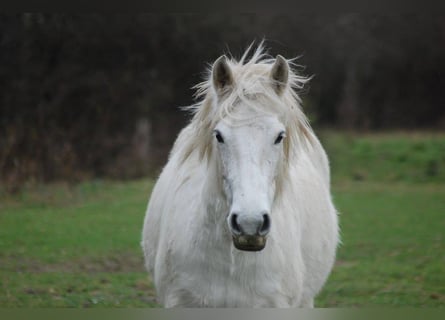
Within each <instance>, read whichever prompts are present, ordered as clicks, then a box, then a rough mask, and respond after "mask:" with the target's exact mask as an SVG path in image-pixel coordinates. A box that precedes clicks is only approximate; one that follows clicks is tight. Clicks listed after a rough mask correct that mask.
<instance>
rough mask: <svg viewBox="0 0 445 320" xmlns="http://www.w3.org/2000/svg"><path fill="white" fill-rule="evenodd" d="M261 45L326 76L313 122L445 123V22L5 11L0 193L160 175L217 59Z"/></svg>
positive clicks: (314, 97)
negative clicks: (39, 184)
mask: <svg viewBox="0 0 445 320" xmlns="http://www.w3.org/2000/svg"><path fill="white" fill-rule="evenodd" d="M263 37H264V38H266V40H267V42H266V45H267V47H269V48H270V53H271V54H273V55H275V54H277V53H280V54H282V55H284V56H286V57H295V56H298V55H302V57H301V58H300V59H299V60H298V62H299V63H300V64H301V65H305V66H306V68H305V69H303V70H301V71H300V72H301V73H302V74H305V75H315V77H314V78H313V80H312V81H311V83H310V86H309V87H308V88H307V89H308V90H306V92H305V93H304V96H303V99H304V108H305V111H306V113H307V114H308V115H309V116H310V119H311V120H312V123H313V125H315V126H330V127H336V128H347V129H356V130H376V129H395V128H406V129H422V128H444V127H445V94H444V92H443V91H444V89H445V19H444V17H442V16H431V15H428V16H427V15H398V16H386V15H385V16H383V15H359V14H347V15H337V16H319V15H316V16H315V15H305V16H290V15H289V16H286V15H284V16H283V15H276V16H267V17H266V16H257V15H253V14H252V15H235V16H233V15H206V16H201V15H77V16H73V15H53V14H21V15H3V16H0V88H1V95H0V99H1V100H0V177H1V182H2V185H4V186H6V187H7V188H8V189H14V188H16V187H17V186H20V185H21V184H22V183H23V182H25V181H28V180H30V179H31V180H37V181H50V180H54V179H69V180H78V179H82V178H87V177H101V176H102V177H103V176H107V177H116V178H126V177H135V176H139V175H141V174H147V173H148V172H149V171H150V170H153V169H156V168H158V167H159V165H160V164H161V163H162V162H163V161H164V160H165V158H166V156H167V154H168V150H169V149H170V146H171V144H172V142H173V140H174V138H175V137H176V135H177V133H178V131H179V129H180V128H181V127H182V126H183V125H184V124H185V121H186V119H187V117H188V115H187V114H186V113H184V112H181V111H180V109H179V107H180V106H185V105H189V104H191V103H193V102H194V101H193V98H192V95H193V90H191V89H190V88H191V87H192V86H193V85H194V84H196V83H198V82H199V81H201V79H202V76H203V72H204V71H205V69H206V68H207V66H208V63H210V62H212V61H213V60H214V59H216V58H217V57H218V56H219V55H221V54H222V53H227V52H228V51H229V49H230V52H231V53H232V54H233V55H234V56H238V57H239V55H240V54H241V53H242V52H243V50H244V49H245V48H246V47H247V45H248V44H250V43H251V42H252V41H253V40H256V41H259V40H261V39H262V38H263Z"/></svg>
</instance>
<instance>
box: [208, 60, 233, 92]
mask: <svg viewBox="0 0 445 320" xmlns="http://www.w3.org/2000/svg"><path fill="white" fill-rule="evenodd" d="M212 79H213V86H214V88H215V90H216V92H217V93H218V94H219V95H222V94H224V93H225V92H226V91H227V89H229V88H230V87H232V85H233V76H232V70H230V67H229V65H228V64H227V59H226V56H225V55H222V56H221V57H219V58H218V59H217V60H216V61H215V63H214V64H213V68H212Z"/></svg>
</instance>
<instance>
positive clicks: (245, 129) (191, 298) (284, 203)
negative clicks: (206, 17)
mask: <svg viewBox="0 0 445 320" xmlns="http://www.w3.org/2000/svg"><path fill="white" fill-rule="evenodd" d="M247 52H248V51H246V54H245V55H244V56H243V57H242V58H241V60H240V61H235V60H230V61H228V62H227V63H228V66H229V67H230V69H231V72H232V77H233V83H232V84H231V85H230V86H229V88H226V90H225V91H226V92H223V93H218V92H217V90H215V88H214V83H212V77H211V75H210V76H209V79H208V80H207V81H205V82H203V83H202V84H200V85H199V86H198V97H200V98H201V101H200V102H199V103H198V104H196V105H195V106H193V107H192V108H191V109H192V111H193V112H194V118H193V119H192V121H191V122H190V124H189V125H188V126H187V127H185V128H184V129H183V130H182V132H181V133H180V134H179V136H178V138H177V141H176V142H175V145H174V147H173V150H172V152H171V154H170V157H169V161H168V163H167V165H166V166H165V167H164V169H163V171H162V173H161V175H160V177H159V179H158V181H157V183H156V185H155V187H154V189H153V192H152V194H151V199H150V201H149V205H148V209H147V212H146V217H145V221H144V227H143V234H142V248H143V251H144V256H145V265H146V268H147V270H148V271H149V273H150V275H151V277H152V279H153V282H154V285H155V287H156V292H157V296H158V299H159V302H160V303H161V304H163V305H164V306H165V307H312V306H313V300H314V297H315V296H316V294H317V293H318V292H319V291H320V289H321V288H322V286H323V284H324V283H325V281H326V279H327V277H328V275H329V273H330V271H331V268H332V266H333V263H334V260H335V252H336V247H337V244H338V241H339V240H338V221H337V212H336V210H335V208H334V206H333V204H332V201H331V195H330V179H329V175H330V173H329V165H328V159H327V156H326V154H325V152H324V150H323V148H322V146H321V144H320V143H319V141H318V139H317V138H316V136H315V135H314V133H313V131H312V129H311V128H310V126H309V124H308V123H307V120H306V118H305V116H304V114H303V112H302V111H301V107H300V99H299V97H298V95H297V94H296V92H295V90H294V89H299V88H301V87H302V86H303V84H304V83H305V82H306V81H307V79H306V78H303V77H299V76H297V75H296V74H295V73H294V72H293V71H292V70H290V69H289V75H288V78H287V82H286V83H284V84H282V85H283V86H284V87H283V92H281V93H280V94H277V91H276V90H274V83H273V80H271V78H270V72H271V68H272V67H273V65H274V63H275V59H271V58H268V57H266V55H265V54H264V53H263V48H262V46H261V45H260V46H259V47H258V48H257V49H256V51H255V52H254V53H253V56H252V57H251V58H250V60H249V61H245V60H246V55H247ZM288 62H289V64H291V63H292V62H291V61H288ZM221 123H224V125H225V126H226V127H227V128H234V129H233V134H238V133H239V136H238V137H237V139H238V140H237V141H238V144H240V142H239V141H243V140H241V139H242V137H241V136H242V135H246V138H245V140H246V141H247V140H248V139H251V137H252V135H262V136H261V137H263V138H262V139H266V140H267V138H265V137H267V135H268V134H269V132H272V131H271V130H274V128H269V127H267V124H270V123H273V124H275V123H277V125H278V126H282V127H283V128H284V129H285V131H286V138H285V140H284V142H283V144H282V145H281V146H280V151H279V152H280V154H279V156H277V157H276V158H277V161H278V162H279V163H278V164H277V166H275V167H274V168H275V169H274V168H272V169H271V170H275V171H276V172H274V173H273V174H272V175H270V174H269V176H271V180H270V181H266V183H267V184H269V185H270V188H269V189H268V190H267V192H269V193H272V197H271V199H272V201H271V202H270V208H269V209H270V216H271V221H272V222H271V230H270V233H269V235H268V237H267V243H266V247H265V248H264V249H263V250H262V251H258V252H246V251H240V250H237V249H235V248H234V246H233V243H232V236H231V234H230V230H229V228H228V225H227V221H226V219H227V216H228V214H229V212H230V210H231V207H232V206H233V203H232V202H234V201H235V200H234V199H236V198H237V197H236V196H237V195H236V194H233V195H228V194H227V193H228V191H227V186H225V183H224V181H223V178H222V172H221V170H222V169H221V156H222V155H221V150H219V149H218V146H217V144H218V143H217V142H216V141H215V137H214V134H213V130H214V129H215V127H216V126H217V125H219V124H221ZM271 126H272V125H271ZM253 127H255V128H256V130H257V131H256V132H254V133H252V135H250V136H249V134H248V133H249V128H253ZM272 127H273V126H272ZM236 128H241V129H236ZM237 130H238V131H237ZM237 132H238V133H237ZM246 133H247V134H246ZM270 134H272V133H270ZM249 137H250V138H249ZM248 142H249V141H247V142H246V150H247V151H246V152H243V154H245V155H246V157H249V152H250V151H249V150H250V149H249V147H248V146H249V145H250V146H252V145H254V144H253V143H252V141H250V143H248ZM256 143H263V141H261V139H257V140H256ZM264 143H266V142H264ZM271 145H272V144H271ZM238 147H239V148H241V147H240V146H238ZM264 148H266V147H264ZM264 148H263V149H261V150H262V151H258V152H260V153H259V154H258V155H259V156H266V157H267V152H272V151H271V150H272V149H264ZM267 148H271V147H267ZM252 150H253V149H252ZM266 151H267V152H266ZM252 152H254V150H253V151H252ZM265 153H266V154H265ZM239 157H242V155H240V156H239ZM252 163H257V164H258V163H261V161H258V162H255V161H254V162H252ZM258 172H260V171H258ZM239 174H240V178H239V180H240V181H241V180H247V185H248V184H249V183H248V181H249V180H248V176H246V177H245V178H243V174H244V173H242V172H239ZM253 180H255V179H253ZM258 181H259V180H258ZM242 183H244V184H246V181H242ZM257 184H258V183H257ZM229 187H230V186H229ZM251 187H252V190H253V192H255V188H256V186H255V185H254V184H253V183H252V186H251ZM263 187H264V186H263ZM229 189H230V188H229ZM258 197H259V198H260V197H261V194H260V193H258ZM260 200H261V199H258V201H260ZM253 202H255V201H253ZM264 203H268V202H267V201H265V202H264Z"/></svg>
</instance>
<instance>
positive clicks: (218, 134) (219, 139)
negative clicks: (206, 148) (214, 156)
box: [215, 130, 224, 143]
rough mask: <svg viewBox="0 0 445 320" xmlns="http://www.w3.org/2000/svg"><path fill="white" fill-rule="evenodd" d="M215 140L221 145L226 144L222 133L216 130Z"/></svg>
mask: <svg viewBox="0 0 445 320" xmlns="http://www.w3.org/2000/svg"><path fill="white" fill-rule="evenodd" d="M215 138H216V140H217V141H218V142H219V143H224V139H223V137H222V135H221V133H220V132H219V131H217V130H215Z"/></svg>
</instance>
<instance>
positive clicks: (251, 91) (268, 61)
mask: <svg viewBox="0 0 445 320" xmlns="http://www.w3.org/2000/svg"><path fill="white" fill-rule="evenodd" d="M252 51H253V53H252V55H251V57H250V58H248V55H249V53H251V52H252ZM294 60H295V59H290V60H288V63H289V65H290V66H296V65H295V63H294V62H293V61H294ZM274 62H275V58H273V57H271V56H270V55H268V54H267V51H266V50H265V48H264V46H263V42H261V43H260V44H259V45H258V47H257V48H256V49H255V50H253V48H252V45H250V46H249V47H248V48H247V50H246V51H245V52H244V54H243V55H242V57H241V59H239V60H236V59H235V58H234V57H233V56H231V57H230V58H229V59H227V63H228V64H229V66H230V68H231V70H232V73H233V78H234V86H233V87H232V88H230V91H227V93H226V95H225V96H224V99H222V101H217V94H216V92H215V90H214V88H213V86H212V77H211V70H212V67H210V68H209V69H208V72H207V77H206V79H205V81H203V82H201V83H200V84H198V85H196V86H195V88H196V89H197V91H196V95H195V96H196V98H197V99H199V102H198V103H196V104H194V105H192V106H190V107H186V108H185V109H187V110H190V111H191V112H192V113H193V119H192V121H191V123H190V125H189V127H188V129H189V130H191V131H192V132H190V135H187V139H185V140H183V139H179V140H177V141H176V143H175V146H174V147H173V150H172V153H176V152H179V153H180V154H181V156H182V159H183V160H184V161H185V160H186V159H187V158H188V157H189V156H190V154H191V153H192V152H193V151H195V150H198V151H199V154H200V157H201V158H202V159H203V158H207V159H208V158H210V157H211V153H212V148H211V145H212V138H213V137H212V135H211V134H210V132H211V131H212V130H213V128H214V127H215V124H216V123H217V122H218V121H220V120H221V119H223V118H226V117H236V115H235V111H236V107H237V106H238V105H240V104H243V107H246V106H248V107H250V108H252V109H256V110H257V111H258V113H259V114H264V113H266V114H271V113H272V114H276V115H279V118H280V120H281V121H282V123H283V124H285V126H286V135H287V139H286V140H285V147H284V151H285V156H286V157H285V161H289V159H291V158H292V157H294V156H295V154H294V152H296V151H297V149H298V148H299V147H300V148H301V147H303V148H310V147H312V144H313V143H315V140H314V138H313V137H314V134H313V131H312V129H311V127H310V125H309V123H308V120H307V118H306V116H305V114H304V113H303V111H302V108H301V99H300V97H299V95H298V93H299V92H300V91H301V90H302V89H303V87H304V85H305V83H307V82H308V81H309V80H310V77H305V76H300V75H298V74H297V73H296V72H295V71H294V70H293V69H292V68H291V69H290V70H289V81H288V84H287V86H286V88H285V90H284V92H283V93H282V94H281V95H280V96H278V95H277V94H276V93H275V91H274V89H273V85H274V84H273V83H272V82H273V80H272V79H271V77H270V71H271V68H272V66H273V64H274Z"/></svg>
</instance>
